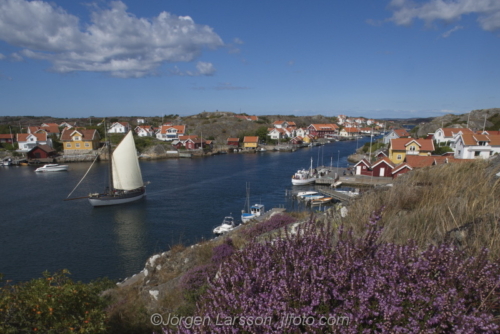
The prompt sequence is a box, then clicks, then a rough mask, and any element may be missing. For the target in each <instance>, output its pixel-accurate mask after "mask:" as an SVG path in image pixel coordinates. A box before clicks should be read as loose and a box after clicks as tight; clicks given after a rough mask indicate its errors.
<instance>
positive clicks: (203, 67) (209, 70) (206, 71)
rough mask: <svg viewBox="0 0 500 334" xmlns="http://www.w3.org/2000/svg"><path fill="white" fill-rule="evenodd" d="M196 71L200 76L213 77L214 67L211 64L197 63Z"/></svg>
mask: <svg viewBox="0 0 500 334" xmlns="http://www.w3.org/2000/svg"><path fill="white" fill-rule="evenodd" d="M196 69H197V70H198V73H200V75H213V74H214V73H215V71H216V70H215V67H214V65H213V64H212V63H206V62H203V61H200V62H198V64H196Z"/></svg>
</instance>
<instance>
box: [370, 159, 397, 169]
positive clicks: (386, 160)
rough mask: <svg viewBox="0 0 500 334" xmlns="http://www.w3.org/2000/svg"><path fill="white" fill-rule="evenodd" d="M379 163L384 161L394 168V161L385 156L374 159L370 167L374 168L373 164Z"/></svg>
mask: <svg viewBox="0 0 500 334" xmlns="http://www.w3.org/2000/svg"><path fill="white" fill-rule="evenodd" d="M381 163H385V164H387V165H388V166H390V167H391V168H394V163H393V162H392V161H391V160H390V159H389V158H387V157H383V158H380V159H378V160H377V161H375V163H374V164H373V165H372V168H374V167H375V166H377V165H379V164H381Z"/></svg>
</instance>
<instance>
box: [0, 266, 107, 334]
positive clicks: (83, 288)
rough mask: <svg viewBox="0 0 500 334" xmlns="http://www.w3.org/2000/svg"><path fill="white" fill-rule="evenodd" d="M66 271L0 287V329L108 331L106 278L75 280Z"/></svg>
mask: <svg viewBox="0 0 500 334" xmlns="http://www.w3.org/2000/svg"><path fill="white" fill-rule="evenodd" d="M68 275H69V272H68V271H67V270H63V271H61V272H59V273H55V274H49V273H48V272H44V273H43V277H42V278H38V279H33V280H31V281H29V282H25V283H18V284H14V285H11V284H9V282H6V283H5V284H4V285H3V286H1V287H0V332H1V333H5V334H10V333H12V334H16V333H32V332H40V333H72V332H75V333H89V334H90V333H107V329H108V328H107V325H106V321H107V315H106V312H105V307H106V306H107V304H108V301H107V299H105V298H103V297H100V296H99V294H100V293H101V292H102V291H104V290H105V289H108V288H111V287H112V286H113V283H112V282H111V281H109V280H107V279H104V280H99V281H96V282H92V283H89V284H83V283H80V282H74V281H72V280H71V279H70V278H69V277H68ZM0 278H1V277H0Z"/></svg>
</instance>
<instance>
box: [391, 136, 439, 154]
mask: <svg viewBox="0 0 500 334" xmlns="http://www.w3.org/2000/svg"><path fill="white" fill-rule="evenodd" d="M412 142H415V143H417V145H418V146H419V147H420V151H423V152H432V151H434V142H433V141H432V139H413V138H396V139H391V148H392V150H393V151H406V146H408V145H409V144H411V143H412Z"/></svg>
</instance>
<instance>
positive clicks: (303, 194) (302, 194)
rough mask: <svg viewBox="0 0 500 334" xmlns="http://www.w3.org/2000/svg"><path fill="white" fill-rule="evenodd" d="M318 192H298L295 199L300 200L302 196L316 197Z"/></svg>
mask: <svg viewBox="0 0 500 334" xmlns="http://www.w3.org/2000/svg"><path fill="white" fill-rule="evenodd" d="M317 193H318V192H317V191H312V190H311V191H299V192H298V193H297V197H298V198H302V197H304V196H307V195H316V194H317Z"/></svg>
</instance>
